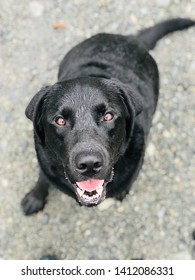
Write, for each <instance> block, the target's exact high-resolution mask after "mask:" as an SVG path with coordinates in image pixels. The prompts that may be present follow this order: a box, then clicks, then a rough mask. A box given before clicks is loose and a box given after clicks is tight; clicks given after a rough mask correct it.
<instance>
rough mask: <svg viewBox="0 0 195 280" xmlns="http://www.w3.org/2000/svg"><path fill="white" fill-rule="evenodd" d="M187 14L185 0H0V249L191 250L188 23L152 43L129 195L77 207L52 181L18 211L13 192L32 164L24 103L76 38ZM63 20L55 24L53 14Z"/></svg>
mask: <svg viewBox="0 0 195 280" xmlns="http://www.w3.org/2000/svg"><path fill="white" fill-rule="evenodd" d="M177 16H183V17H191V18H195V2H194V1H193V0H191V1H189V0H182V1H179V0H174V1H170V0H155V1H146V0H131V1H129V0H120V1H116V0H101V1H88V0H66V1H61V0H58V1H57V0H56V1H52V0H44V1H25V0H7V1H3V0H2V1H1V8H0V51H1V53H0V73H1V75H0V80H1V81H0V122H1V124H0V154H1V166H0V181H1V183H0V184H1V188H0V257H1V258H2V259H40V258H41V256H43V255H46V254H52V255H53V254H55V255H56V256H57V257H58V258H59V259H135V258H136V259H137V258H138V259H139V258H144V259H194V258H195V249H194V246H195V244H194V243H195V241H193V240H192V232H193V230H195V188H194V181H195V180H194V179H195V168H194V167H195V160H194V139H193V136H194V131H195V119H194V105H195V98H194V93H195V84H194V75H195V60H194V55H195V48H194V47H193V46H195V36H194V35H195V29H194V28H191V29H189V30H188V31H184V32H178V33H175V34H173V35H171V36H169V37H166V38H165V39H163V40H162V41H161V42H160V43H159V44H158V46H157V47H156V49H155V50H154V51H153V52H152V55H153V56H154V57H155V59H156V61H157V62H158V65H159V70H160V74H161V90H160V92H161V94H160V100H159V105H158V110H157V113H156V116H155V119H154V123H153V127H152V129H151V134H150V140H149V145H148V149H147V152H146V158H145V163H144V166H143V169H142V171H141V173H140V175H139V178H138V180H137V181H136V183H135V184H134V186H133V188H132V190H131V192H130V194H129V196H127V197H126V199H125V200H124V201H123V202H122V203H119V202H116V201H115V200H113V199H108V200H106V201H105V202H104V203H103V204H101V205H100V206H98V207H97V208H85V207H80V206H79V205H78V204H77V203H76V201H74V200H73V199H72V198H70V197H68V196H66V195H64V194H62V193H60V192H59V191H57V190H55V189H54V188H53V189H51V191H50V195H49V201H48V204H47V205H46V207H45V209H44V211H43V212H40V213H38V214H37V215H33V216H30V217H25V216H24V215H23V213H22V211H21V209H20V201H21V199H22V197H23V196H24V194H25V193H26V192H27V191H29V190H30V189H31V188H32V187H33V185H34V183H35V181H36V179H37V173H38V166H37V159H36V156H35V152H34V146H33V137H32V123H31V122H30V121H29V120H27V119H26V118H25V115H24V110H25V108H26V105H27V104H28V102H29V100H30V99H31V97H32V96H33V95H34V94H35V93H36V92H37V91H38V90H39V88H40V87H41V86H43V85H44V84H48V83H54V82H55V81H56V76H57V69H58V64H59V62H60V60H61V59H62V57H63V56H64V54H65V53H66V52H67V51H68V50H69V49H70V48H71V47H72V46H74V45H75V44H76V43H78V42H80V41H81V40H83V39H85V38H87V37H89V36H91V35H93V34H95V33H97V32H103V31H104V32H113V33H122V34H129V33H132V32H133V33H135V32H136V30H138V29H141V28H142V27H146V26H149V25H151V24H153V23H154V22H158V21H160V20H164V19H167V18H172V17H177ZM58 22H60V23H64V24H65V28H64V29H54V28H53V27H52V25H53V24H54V23H58Z"/></svg>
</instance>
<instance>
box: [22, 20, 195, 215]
mask: <svg viewBox="0 0 195 280" xmlns="http://www.w3.org/2000/svg"><path fill="white" fill-rule="evenodd" d="M194 24H195V22H194V21H192V20H190V19H172V20H167V21H164V22H162V23H159V24H157V25H155V26H154V27H151V28H147V29H144V30H142V31H141V32H139V33H138V35H137V36H122V35H113V34H98V35H95V36H93V37H91V38H89V39H87V40H85V41H84V42H82V43H80V44H78V45H77V46H76V47H74V48H73V49H72V50H71V51H70V52H69V53H68V54H67V55H66V56H65V57H64V59H63V60H62V62H61V64H60V69H59V74H58V82H57V83H56V84H54V85H53V86H46V87H44V88H42V89H41V90H40V91H39V92H38V93H37V94H36V95H35V96H34V97H33V98H32V100H31V101H30V103H29V105H28V106H27V108H26V116H27V118H29V119H30V120H32V121H33V125H34V140H35V148H36V152H37V157H38V161H39V164H40V176H39V179H38V181H37V184H36V186H35V187H34V188H33V190H32V191H31V192H29V193H28V194H27V195H26V196H25V197H24V198H23V200H22V208H23V210H24V213H25V214H26V215H29V214H32V213H34V212H37V211H39V210H41V209H43V207H44V205H45V203H46V198H47V195H48V187H49V184H50V183H51V184H54V185H56V186H57V187H59V188H60V189H61V190H62V191H64V192H66V193H68V194H69V195H71V196H73V197H75V198H76V199H77V200H78V202H79V203H80V204H81V205H85V206H95V205H98V204H99V203H101V202H102V201H103V200H104V199H105V197H115V198H116V199H119V200H122V199H123V198H124V197H125V195H126V194H127V193H128V192H129V189H130V187H131V185H132V183H133V181H134V180H135V179H136V177H137V175H138V172H139V170H140V168H141V165H142V163H143V159H144V153H145V148H146V141H147V137H148V133H149V129H150V126H151V122H152V117H153V114H154V112H155V108H156V105H157V100H158V94H159V74H158V68H157V65H156V63H155V61H154V59H153V58H152V56H151V55H150V54H149V52H148V50H150V49H152V48H153V47H154V46H155V44H156V42H157V41H158V40H159V39H161V38H162V37H163V36H165V35H166V34H168V33H170V32H173V31H175V30H182V29H185V28H188V27H190V26H192V25H194Z"/></svg>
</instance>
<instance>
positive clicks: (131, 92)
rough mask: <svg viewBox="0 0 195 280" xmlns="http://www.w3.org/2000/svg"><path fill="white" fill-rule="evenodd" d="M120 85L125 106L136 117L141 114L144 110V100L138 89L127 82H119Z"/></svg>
mask: <svg viewBox="0 0 195 280" xmlns="http://www.w3.org/2000/svg"><path fill="white" fill-rule="evenodd" d="M117 85H118V87H119V88H120V93H121V98H122V99H123V101H124V104H125V106H126V107H127V110H128V112H129V113H130V114H131V115H132V113H133V115H134V117H136V116H137V115H139V114H140V113H141V112H142V110H143V102H142V99H141V96H140V94H139V93H138V91H137V90H136V89H135V88H134V87H132V86H129V85H127V84H124V83H121V82H117Z"/></svg>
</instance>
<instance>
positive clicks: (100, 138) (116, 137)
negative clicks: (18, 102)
mask: <svg viewBox="0 0 195 280" xmlns="http://www.w3.org/2000/svg"><path fill="white" fill-rule="evenodd" d="M140 111H141V103H140V100H139V98H138V96H137V95H136V93H135V92H132V90H130V89H129V88H127V87H125V86H122V85H121V84H120V83H118V82H117V81H112V80H106V79H97V78H89V77H88V78H79V79H74V80H69V81H65V82H61V83H57V84H55V85H54V86H51V87H46V88H44V89H42V90H41V91H40V92H39V93H38V94H36V95H35V96H34V98H33V99H32V100H31V102H30V104H29V105H28V107H27V109H26V115H27V117H28V118H30V119H31V120H33V122H34V128H35V133H36V134H37V136H38V137H39V139H40V141H41V143H42V145H44V146H45V147H47V149H49V150H50V151H52V152H53V153H54V154H55V156H56V158H57V159H58V160H59V161H60V162H61V164H62V165H63V168H64V173H65V175H64V176H65V177H66V179H68V181H69V183H71V186H72V188H73V189H74V191H75V193H76V195H77V198H78V200H79V202H80V203H81V204H82V205H87V206H90V205H97V204H99V203H100V202H101V201H102V200H103V199H104V198H105V196H106V185H107V183H108V182H110V181H112V179H113V176H114V165H115V164H116V162H117V160H118V158H119V157H120V155H121V153H124V152H125V149H126V146H127V143H128V142H129V140H130V135H131V131H132V128H133V123H134V118H135V116H136V115H137V114H138V113H139V112H140Z"/></svg>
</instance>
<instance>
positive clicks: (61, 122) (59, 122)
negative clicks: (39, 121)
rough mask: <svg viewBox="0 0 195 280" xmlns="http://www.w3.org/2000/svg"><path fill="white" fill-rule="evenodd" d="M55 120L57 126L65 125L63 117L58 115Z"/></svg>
mask: <svg viewBox="0 0 195 280" xmlns="http://www.w3.org/2000/svg"><path fill="white" fill-rule="evenodd" d="M55 122H56V123H57V124H58V125H59V126H65V125H66V120H65V119H64V118H63V117H58V118H57V119H56V120H55Z"/></svg>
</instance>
